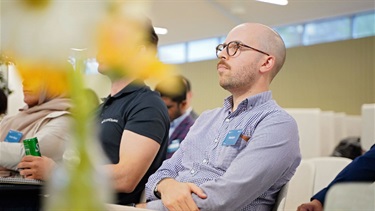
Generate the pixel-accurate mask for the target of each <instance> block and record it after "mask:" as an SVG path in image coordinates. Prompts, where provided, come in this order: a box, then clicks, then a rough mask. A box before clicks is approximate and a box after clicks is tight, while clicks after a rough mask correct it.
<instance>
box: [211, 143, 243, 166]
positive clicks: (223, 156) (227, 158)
mask: <svg viewBox="0 0 375 211" xmlns="http://www.w3.org/2000/svg"><path fill="white" fill-rule="evenodd" d="M222 142H223V141H222ZM222 142H221V143H220V144H219V146H218V149H217V151H216V152H215V158H214V159H213V160H214V162H213V165H214V166H215V167H216V168H218V169H221V170H224V171H226V170H227V169H228V168H229V166H230V164H231V163H232V161H233V160H234V159H235V158H236V157H237V155H238V154H239V153H240V152H241V151H242V150H243V149H244V148H245V147H246V146H247V143H248V141H246V140H244V139H243V138H242V136H241V137H239V138H238V139H237V142H236V144H234V145H230V146H225V145H222Z"/></svg>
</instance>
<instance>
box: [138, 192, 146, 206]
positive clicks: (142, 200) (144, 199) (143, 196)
mask: <svg viewBox="0 0 375 211" xmlns="http://www.w3.org/2000/svg"><path fill="white" fill-rule="evenodd" d="M139 202H141V203H142V202H146V189H144V190H143V191H142V194H141V198H140V199H139Z"/></svg>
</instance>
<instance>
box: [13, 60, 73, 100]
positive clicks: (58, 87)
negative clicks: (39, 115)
mask: <svg viewBox="0 0 375 211" xmlns="http://www.w3.org/2000/svg"><path fill="white" fill-rule="evenodd" d="M17 71H18V72H19V75H20V76H21V80H22V85H23V89H24V90H27V91H30V92H34V93H41V91H43V92H45V93H46V95H47V97H49V98H54V97H58V96H67V95H69V93H68V91H69V87H68V85H69V84H68V71H72V66H71V65H70V64H69V63H68V62H65V63H61V64H57V63H48V62H46V61H33V60H31V61H27V60H21V61H19V62H17Z"/></svg>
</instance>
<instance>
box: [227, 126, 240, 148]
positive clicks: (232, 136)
mask: <svg viewBox="0 0 375 211" xmlns="http://www.w3.org/2000/svg"><path fill="white" fill-rule="evenodd" d="M241 133H242V130H230V131H229V133H228V134H227V136H226V137H225V139H224V141H223V145H224V146H232V145H235V144H236V143H237V140H238V138H239V137H240V135H241Z"/></svg>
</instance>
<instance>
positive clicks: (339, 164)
mask: <svg viewBox="0 0 375 211" xmlns="http://www.w3.org/2000/svg"><path fill="white" fill-rule="evenodd" d="M309 160H310V161H311V162H313V163H314V166H315V177H314V188H313V194H315V193H317V192H319V191H320V190H321V189H323V188H325V187H326V186H327V185H328V184H329V183H330V182H331V181H332V180H333V179H334V178H335V177H336V176H337V174H338V173H339V172H340V171H341V170H342V169H343V168H345V166H347V165H348V164H349V163H350V162H352V160H350V159H348V158H341V157H320V158H312V159H309Z"/></svg>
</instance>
